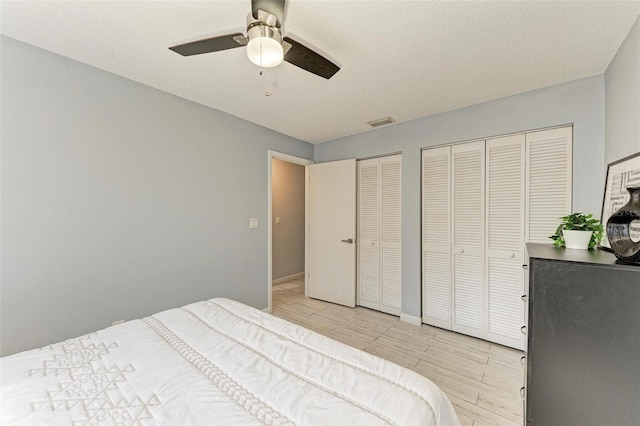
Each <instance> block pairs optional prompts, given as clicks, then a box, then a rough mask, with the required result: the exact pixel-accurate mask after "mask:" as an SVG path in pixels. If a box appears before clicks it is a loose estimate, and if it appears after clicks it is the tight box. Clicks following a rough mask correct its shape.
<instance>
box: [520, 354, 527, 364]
mask: <svg viewBox="0 0 640 426" xmlns="http://www.w3.org/2000/svg"><path fill="white" fill-rule="evenodd" d="M526 363H527V357H526V356H521V357H520V364H522V365H525V364H526Z"/></svg>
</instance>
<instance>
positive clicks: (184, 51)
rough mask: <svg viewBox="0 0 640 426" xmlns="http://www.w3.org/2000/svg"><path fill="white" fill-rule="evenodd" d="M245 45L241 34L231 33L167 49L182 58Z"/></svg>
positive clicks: (245, 41)
mask: <svg viewBox="0 0 640 426" xmlns="http://www.w3.org/2000/svg"><path fill="white" fill-rule="evenodd" d="M246 44H247V40H246V38H245V37H244V35H243V34H242V33H233V34H227V35H223V36H219V37H213V38H205V39H204V40H198V41H192V42H189V43H184V44H179V45H177V46H173V47H170V48H169V49H171V50H173V51H174V52H176V53H179V54H181V55H182V56H191V55H200V54H202V53H210V52H218V51H220V50H227V49H233V48H235V47H241V46H245V45H246Z"/></svg>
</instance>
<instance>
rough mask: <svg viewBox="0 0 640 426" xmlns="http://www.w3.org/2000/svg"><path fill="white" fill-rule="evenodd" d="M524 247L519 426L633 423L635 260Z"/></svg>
mask: <svg viewBox="0 0 640 426" xmlns="http://www.w3.org/2000/svg"><path fill="white" fill-rule="evenodd" d="M527 251H528V255H529V293H528V311H529V315H528V325H527V327H526V328H523V332H526V334H527V350H526V362H527V372H526V383H525V389H523V392H524V393H525V394H526V424H527V425H535V426H556V425H558V426H560V425H561V426H574V425H575V426H586V425H594V426H609V425H610V426H623V425H634V426H637V425H640V266H629V265H621V264H617V263H616V259H615V257H614V256H613V254H611V253H608V252H605V251H602V250H571V249H564V248H557V247H553V246H551V245H542V244H527ZM523 298H526V297H523Z"/></svg>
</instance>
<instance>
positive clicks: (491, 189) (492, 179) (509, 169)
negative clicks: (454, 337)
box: [486, 134, 525, 349]
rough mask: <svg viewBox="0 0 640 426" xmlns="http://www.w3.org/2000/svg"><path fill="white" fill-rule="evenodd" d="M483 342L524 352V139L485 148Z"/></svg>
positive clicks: (508, 139)
mask: <svg viewBox="0 0 640 426" xmlns="http://www.w3.org/2000/svg"><path fill="white" fill-rule="evenodd" d="M486 168H487V170H486V191H487V196H486V220H487V233H486V235H487V238H486V243H487V245H486V257H487V260H486V262H487V263H486V271H487V280H486V282H487V302H488V304H487V310H488V312H487V314H488V317H487V338H488V340H491V341H492V342H497V343H501V344H503V345H506V346H510V347H514V348H517V349H523V348H524V335H523V334H522V332H521V331H520V327H522V325H524V324H525V319H524V303H523V302H522V288H523V285H524V271H523V269H522V263H523V261H524V209H525V208H524V206H525V202H524V200H525V135H523V134H521V135H513V136H506V137H503V138H497V139H491V140H487V142H486Z"/></svg>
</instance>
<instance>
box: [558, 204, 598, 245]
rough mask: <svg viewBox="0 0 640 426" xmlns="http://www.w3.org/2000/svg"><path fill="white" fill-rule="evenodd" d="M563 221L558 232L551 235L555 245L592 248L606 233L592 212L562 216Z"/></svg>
mask: <svg viewBox="0 0 640 426" xmlns="http://www.w3.org/2000/svg"><path fill="white" fill-rule="evenodd" d="M560 220H562V223H561V224H560V226H558V229H556V233H555V234H553V235H552V236H550V237H549V238H551V239H552V240H553V245H555V246H559V247H566V248H571V249H590V248H593V247H595V246H597V245H598V244H599V243H600V240H601V239H602V236H603V234H604V228H603V226H602V224H601V223H600V221H599V220H598V219H594V218H593V215H591V214H587V215H585V214H582V213H573V214H570V215H568V216H563V217H561V218H560Z"/></svg>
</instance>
